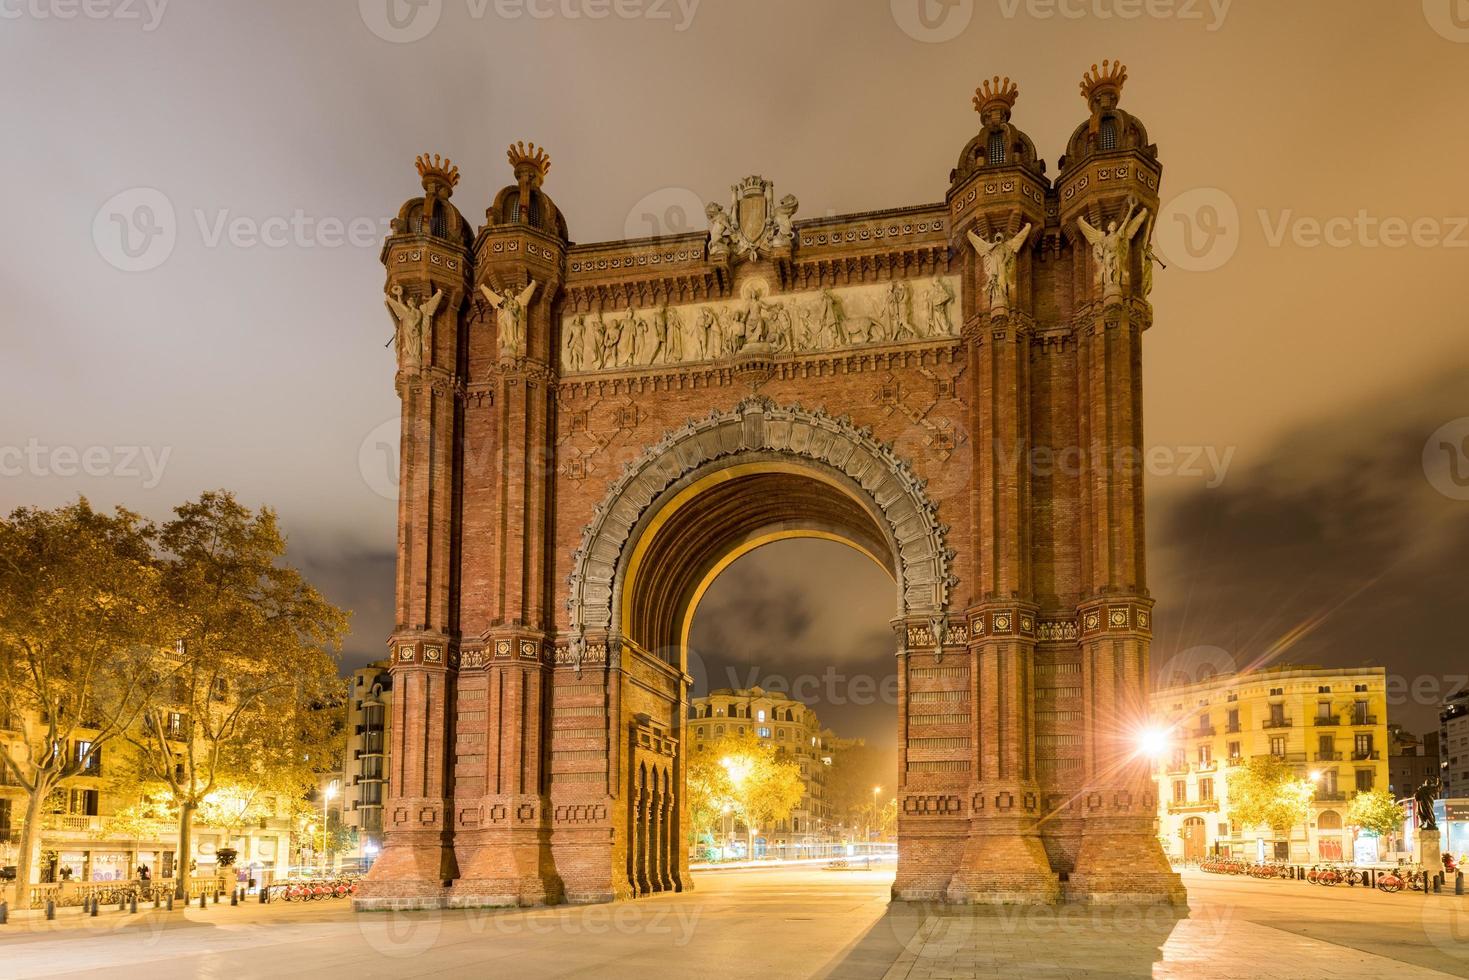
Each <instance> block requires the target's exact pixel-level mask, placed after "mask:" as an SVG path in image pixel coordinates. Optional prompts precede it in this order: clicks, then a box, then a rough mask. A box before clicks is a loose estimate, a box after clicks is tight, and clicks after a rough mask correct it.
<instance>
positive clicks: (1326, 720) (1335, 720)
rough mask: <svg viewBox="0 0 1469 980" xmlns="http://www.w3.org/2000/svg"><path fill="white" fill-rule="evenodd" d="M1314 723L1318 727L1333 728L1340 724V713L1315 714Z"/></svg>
mask: <svg viewBox="0 0 1469 980" xmlns="http://www.w3.org/2000/svg"><path fill="white" fill-rule="evenodd" d="M1315 723H1316V726H1317V727H1319V728H1335V727H1336V726H1338V725H1340V724H1341V715H1317V716H1316V722H1315Z"/></svg>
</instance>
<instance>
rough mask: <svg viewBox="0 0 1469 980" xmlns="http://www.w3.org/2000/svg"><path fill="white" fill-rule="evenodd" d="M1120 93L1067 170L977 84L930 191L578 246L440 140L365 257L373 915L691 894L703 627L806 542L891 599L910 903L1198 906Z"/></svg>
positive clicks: (1156, 170) (1143, 284) (759, 208)
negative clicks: (1155, 609)
mask: <svg viewBox="0 0 1469 980" xmlns="http://www.w3.org/2000/svg"><path fill="white" fill-rule="evenodd" d="M1125 78H1126V75H1125V72H1124V69H1123V68H1122V66H1121V65H1118V64H1115V63H1111V62H1104V63H1103V64H1102V65H1101V66H1092V69H1091V70H1090V71H1088V72H1086V73H1085V77H1084V78H1083V80H1082V82H1081V94H1082V96H1083V99H1084V101H1085V103H1086V110H1085V114H1083V113H1082V111H1080V110H1078V117H1079V118H1080V123H1079V125H1078V126H1077V127H1076V129H1075V131H1074V132H1073V133H1072V134H1071V136H1070V139H1069V141H1068V142H1067V144H1066V152H1065V155H1064V156H1063V157H1061V159H1060V163H1059V166H1058V167H1057V173H1056V174H1055V176H1054V177H1052V176H1050V175H1048V173H1047V169H1046V166H1045V164H1044V163H1043V162H1042V161H1041V159H1040V158H1039V157H1038V156H1037V153H1036V149H1035V145H1034V144H1033V143H1032V142H1031V139H1030V137H1029V136H1027V135H1026V134H1025V133H1024V132H1023V131H1022V130H1021V129H1020V128H1019V127H1018V126H1017V125H1016V124H1015V123H1014V122H1012V119H1011V116H1012V111H1013V109H1014V107H1015V104H1016V99H1017V95H1018V92H1017V88H1016V86H1015V85H1014V84H1013V83H1011V82H1010V80H1009V79H1008V78H1006V79H1000V78H995V79H992V80H989V81H986V82H985V83H984V84H983V85H982V86H981V87H980V88H979V90H978V91H977V93H976V95H975V97H974V105H975V108H976V110H977V111H978V113H979V128H978V132H977V133H975V134H974V135H973V137H972V138H971V139H969V141H968V142H967V143H965V144H964V146H963V149H962V151H961V152H960V153H959V158H958V163H957V165H956V166H955V167H954V169H953V171H952V172H951V174H950V175H949V182H948V185H947V192H946V193H945V194H944V195H943V199H942V200H938V201H935V202H933V203H927V204H919V205H916V206H909V207H899V208H893V209H889V210H880V211H870V212H865V213H860V214H850V215H843V216H839V217H828V218H814V219H810V220H803V219H801V218H798V217H797V214H798V211H799V203H798V201H797V199H796V197H794V196H792V195H791V194H788V193H782V191H784V188H781V189H780V190H777V188H776V186H775V185H774V184H772V182H771V181H768V180H765V179H763V178H761V177H746V178H744V179H742V180H739V181H738V182H737V183H735V184H734V185H733V186H732V187H731V189H730V193H729V195H728V196H727V197H725V196H721V197H720V199H719V200H717V201H714V202H712V203H710V204H709V205H708V207H707V210H706V215H707V218H708V229H707V230H706V231H699V232H697V233H691V234H676V235H671V236H665V237H658V238H649V239H637V240H630V241H617V242H600V243H594V244H577V243H572V242H571V241H570V240H569V237H568V234H567V223H566V220H565V218H564V217H563V215H562V214H561V212H560V211H559V210H558V209H557V207H556V204H555V203H554V201H553V200H552V198H551V196H550V195H549V193H548V192H547V189H546V178H547V172H548V170H549V168H550V160H549V158H548V157H547V156H546V154H545V153H544V151H542V150H539V149H537V148H536V147H535V146H533V145H532V146H522V145H520V144H516V145H514V146H512V147H511V149H510V152H509V158H510V163H511V166H512V168H513V171H514V181H515V182H514V183H513V184H511V185H510V186H507V187H505V188H504V189H503V190H502V191H500V193H499V194H498V195H496V197H495V199H494V201H493V202H492V203H491V204H490V206H489V208H488V210H487V211H486V213H485V223H484V224H483V225H482V226H480V227H479V229H478V230H477V231H475V230H472V229H471V226H470V224H469V223H468V221H467V220H466V219H465V218H464V217H463V216H462V215H461V214H460V212H459V211H458V210H457V209H456V208H455V206H454V205H453V204H452V203H450V196H451V194H452V191H453V188H454V186H455V184H456V183H457V181H458V170H457V169H456V168H455V167H454V166H453V165H452V164H451V163H450V162H449V161H448V160H442V159H439V158H438V157H427V156H426V157H422V158H420V159H419V161H418V169H419V173H420V175H421V177H422V183H423V191H424V192H423V195H422V196H419V197H414V198H412V199H411V200H409V201H408V202H407V203H406V204H404V205H403V207H402V210H401V211H400V212H399V214H398V217H397V219H396V220H395V222H394V223H393V228H392V234H391V235H390V236H389V237H388V239H387V241H386V243H385V245H384V248H383V252H382V260H383V262H384V264H385V265H386V266H387V284H386V290H387V296H386V300H387V306H388V309H389V311H390V313H391V315H392V318H393V323H394V326H395V328H396V331H397V333H396V351H397V358H398V371H397V376H396V386H397V391H398V394H399V395H400V397H401V399H402V463H401V482H400V501H399V507H398V564H397V606H396V609H397V627H396V630H395V632H394V634H393V636H392V639H391V655H392V660H393V668H392V670H393V684H394V699H393V717H392V739H391V756H390V759H389V771H390V775H389V783H390V788H389V794H388V798H387V801H386V806H385V809H384V830H385V835H384V844H383V849H382V853H381V855H380V857H379V858H378V860H377V862H376V864H375V865H374V867H373V869H372V872H371V874H370V875H369V877H368V880H367V882H366V883H365V885H364V888H363V892H362V897H361V899H360V903H361V904H362V905H364V906H367V907H384V906H397V907H405V906H406V907H414V906H453V905H505V904H512V905H513V904H521V905H524V904H535V903H543V902H563V901H565V902H601V901H608V900H613V899H624V898H635V897H637V896H641V895H646V894H651V893H657V892H667V891H679V890H686V889H690V888H692V887H693V884H694V883H693V880H692V879H691V877H690V874H689V870H688V842H687V836H688V827H687V815H686V812H685V806H684V801H683V791H682V786H683V772H684V766H685V760H686V757H687V752H688V750H689V746H688V744H687V742H686V739H685V723H684V719H685V716H686V713H687V710H688V698H689V688H690V683H691V678H690V676H689V675H688V673H687V672H686V661H685V659H684V648H685V641H686V638H687V635H688V630H689V623H690V619H691V617H692V615H693V610H694V607H695V605H696V604H697V602H698V599H699V597H700V595H701V594H702V592H703V590H704V589H705V587H706V586H707V585H708V583H709V581H710V580H711V579H712V577H713V576H714V575H715V574H717V573H718V571H719V569H721V568H722V567H724V565H726V564H727V563H728V562H729V561H730V560H731V558H732V556H736V555H739V554H741V553H744V552H745V551H748V550H750V549H752V548H754V547H758V546H759V545H760V544H762V543H764V542H766V541H770V540H773V539H776V538H781V537H791V536H801V535H819V536H823V537H831V538H836V539H838V540H841V541H844V542H846V543H848V544H850V545H852V546H853V547H855V548H858V549H860V550H861V551H863V552H866V553H867V554H869V555H871V556H872V557H874V558H875V559H876V560H877V561H879V562H880V563H881V564H882V565H883V567H885V568H886V569H887V570H888V572H889V573H890V574H891V576H892V579H893V582H894V586H895V587H894V590H893V601H892V607H891V610H890V615H891V622H892V627H893V653H894V656H895V657H896V662H897V672H898V677H899V689H900V699H901V703H900V705H899V710H898V719H899V720H898V724H899V726H900V731H899V745H900V747H901V754H900V763H899V765H900V770H901V771H900V772H899V773H898V774H897V779H898V785H899V787H900V790H899V801H900V816H899V838H900V841H899V854H900V857H899V863H898V871H897V878H896V883H895V885H894V886H893V894H894V896H895V897H896V898H899V899H925V900H941V901H949V902H955V903H1006V902H1020V903H1046V902H1056V901H1061V900H1075V901H1092V902H1117V901H1176V900H1178V899H1179V898H1180V897H1181V894H1182V891H1181V888H1180V886H1179V884H1178V879H1177V878H1176V877H1175V876H1174V875H1172V874H1171V873H1170V871H1169V869H1168V867H1167V865H1166V863H1165V862H1164V860H1163V857H1162V853H1161V850H1160V848H1159V846H1158V842H1157V840H1156V839H1155V838H1154V836H1153V821H1154V814H1155V806H1156V800H1155V793H1154V789H1153V786H1152V784H1151V782H1150V780H1149V776H1148V763H1147V760H1145V759H1140V758H1138V757H1137V755H1136V752H1135V748H1134V744H1135V738H1136V736H1137V733H1138V731H1139V729H1140V727H1141V726H1142V724H1143V722H1144V704H1145V698H1144V695H1145V689H1146V685H1147V673H1148V644H1149V639H1150V635H1151V633H1150V627H1151V617H1152V601H1151V599H1150V598H1149V595H1148V590H1147V585H1146V576H1145V574H1144V560H1143V557H1144V549H1143V496H1142V481H1141V470H1140V468H1139V466H1138V465H1137V462H1138V460H1137V453H1138V450H1139V448H1140V446H1141V443H1142V415H1141V406H1142V397H1141V395H1142V388H1141V363H1142V335H1143V331H1144V330H1146V329H1147V328H1148V326H1149V325H1150V324H1151V322H1152V307H1151V306H1150V304H1149V302H1148V294H1149V291H1150V287H1151V283H1152V266H1153V260H1152V254H1151V251H1150V249H1149V245H1148V242H1149V240H1150V234H1151V230H1152V229H1151V223H1152V219H1153V216H1154V215H1155V214H1156V212H1157V204H1158V196H1157V195H1158V181H1159V175H1160V167H1159V163H1158V159H1157V152H1156V148H1155V147H1154V145H1153V144H1152V143H1150V142H1149V140H1148V136H1147V132H1146V130H1145V129H1144V127H1143V124H1142V123H1141V122H1140V121H1139V120H1138V119H1137V118H1136V117H1134V116H1132V115H1130V114H1129V113H1128V112H1127V111H1125V110H1123V109H1121V108H1120V107H1119V100H1120V96H1121V92H1122V88H1123V83H1124V81H1125ZM956 142H957V141H956ZM569 169H573V171H574V168H569ZM578 177H579V179H584V180H592V179H595V174H594V173H591V172H584V173H581V174H579V175H578ZM941 186H942V185H936V187H935V190H936V191H937V190H938V189H939V188H940V187H941ZM750 615H751V616H752V617H758V616H759V610H751V613H750Z"/></svg>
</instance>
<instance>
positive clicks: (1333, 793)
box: [1312, 789, 1347, 803]
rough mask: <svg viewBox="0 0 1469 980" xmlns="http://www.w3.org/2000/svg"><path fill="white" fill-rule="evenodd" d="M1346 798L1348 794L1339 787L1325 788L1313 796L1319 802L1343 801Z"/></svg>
mask: <svg viewBox="0 0 1469 980" xmlns="http://www.w3.org/2000/svg"><path fill="white" fill-rule="evenodd" d="M1346 798H1347V794H1346V793H1344V792H1342V791H1341V790H1339V789H1332V790H1323V791H1322V792H1319V793H1317V794H1316V795H1315V796H1313V797H1312V799H1313V800H1314V801H1315V802H1317V803H1343V802H1345V801H1346Z"/></svg>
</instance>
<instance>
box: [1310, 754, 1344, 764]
mask: <svg viewBox="0 0 1469 980" xmlns="http://www.w3.org/2000/svg"><path fill="white" fill-rule="evenodd" d="M1316 761H1317V762H1340V761H1341V753H1340V752H1317V753H1316Z"/></svg>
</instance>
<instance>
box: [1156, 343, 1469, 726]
mask: <svg viewBox="0 0 1469 980" xmlns="http://www.w3.org/2000/svg"><path fill="white" fill-rule="evenodd" d="M1465 415H1469V368H1465V367H1459V368H1455V369H1445V370H1443V371H1441V372H1439V373H1437V374H1435V375H1433V376H1431V377H1429V378H1425V379H1423V380H1421V381H1419V382H1417V383H1414V384H1410V385H1408V386H1405V387H1404V388H1403V389H1401V390H1399V391H1395V392H1392V393H1390V394H1388V395H1386V396H1383V397H1380V398H1376V399H1371V400H1366V401H1357V402H1351V403H1348V404H1347V405H1345V406H1344V407H1343V409H1342V410H1341V412H1340V413H1338V414H1336V415H1335V416H1332V417H1328V418H1323V419H1320V420H1317V421H1315V422H1313V423H1310V424H1306V425H1300V426H1298V427H1296V428H1295V429H1294V430H1293V431H1291V432H1290V433H1289V434H1287V435H1286V436H1285V437H1284V438H1281V439H1279V440H1278V441H1276V442H1274V443H1272V444H1270V445H1268V446H1264V447H1261V448H1260V449H1259V451H1258V452H1256V453H1255V454H1254V455H1253V456H1250V455H1249V454H1246V453H1244V452H1241V454H1240V457H1239V458H1238V465H1237V468H1236V469H1235V470H1234V471H1232V472H1230V473H1229V475H1228V477H1227V478H1226V479H1225V480H1224V482H1223V483H1222V484H1221V485H1220V486H1218V487H1215V488H1213V489H1198V490H1194V491H1192V492H1190V493H1187V494H1183V495H1177V496H1172V497H1161V498H1159V499H1157V500H1155V501H1154V502H1153V506H1152V509H1151V512H1150V517H1151V520H1150V528H1149V533H1150V552H1151V558H1152V565H1151V567H1150V570H1149V580H1150V583H1151V585H1152V589H1153V592H1154V594H1155V595H1156V597H1157V599H1158V609H1157V614H1156V617H1155V621H1156V623H1157V627H1158V633H1157V640H1156V643H1155V646H1154V663H1155V666H1156V667H1157V668H1158V670H1159V672H1160V673H1166V672H1167V671H1168V670H1169V665H1170V664H1171V663H1174V662H1179V661H1181V662H1184V663H1187V662H1189V661H1190V660H1191V659H1192V658H1191V655H1190V651H1191V650H1194V649H1195V648H1198V647H1216V648H1221V649H1222V650H1223V651H1226V652H1227V653H1228V655H1229V656H1230V657H1231V658H1232V659H1233V660H1234V661H1235V662H1237V663H1238V664H1239V665H1241V666H1245V665H1249V664H1255V663H1261V664H1263V663H1305V664H1319V665H1323V666H1334V665H1366V664H1378V665H1383V666H1385V667H1386V668H1387V670H1388V673H1389V675H1390V676H1393V677H1395V678H1396V683H1397V685H1399V686H1398V687H1397V690H1399V691H1404V692H1408V693H1407V694H1406V695H1405V696H1402V697H1399V698H1396V699H1390V700H1393V701H1394V702H1395V703H1393V704H1392V705H1391V710H1390V715H1391V716H1392V718H1393V720H1395V721H1401V722H1402V723H1404V724H1405V725H1407V726H1408V727H1410V728H1412V729H1415V730H1426V729H1428V728H1431V727H1434V726H1435V725H1436V714H1435V702H1436V701H1437V700H1439V699H1441V697H1442V696H1443V695H1444V694H1446V693H1449V692H1450V690H1451V689H1452V688H1454V687H1456V686H1457V684H1458V680H1457V678H1459V677H1461V676H1462V675H1463V674H1464V673H1465V672H1466V670H1469V658H1465V656H1464V653H1465V648H1464V642H1463V631H1462V618H1463V614H1464V612H1465V610H1466V609H1469V578H1466V576H1465V574H1464V558H1465V555H1466V554H1469V502H1466V501H1462V500H1456V499H1452V498H1451V497H1449V496H1446V495H1445V494H1443V493H1441V492H1440V491H1439V490H1438V489H1437V488H1436V486H1435V482H1434V481H1439V482H1440V483H1441V481H1442V480H1443V478H1444V473H1443V472H1440V471H1439V470H1438V468H1437V467H1434V466H1429V467H1425V462H1424V446H1425V443H1426V442H1427V440H1428V439H1429V436H1430V435H1431V434H1432V433H1434V432H1435V431H1436V430H1438V429H1439V427H1440V426H1442V425H1444V424H1445V423H1447V422H1450V421H1451V420H1453V419H1456V418H1460V417H1463V416H1465ZM1430 455H1432V454H1430ZM1175 658H1177V660H1175ZM1415 685H1416V693H1413V692H1414V691H1415ZM1391 690H1392V689H1390V693H1391Z"/></svg>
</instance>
